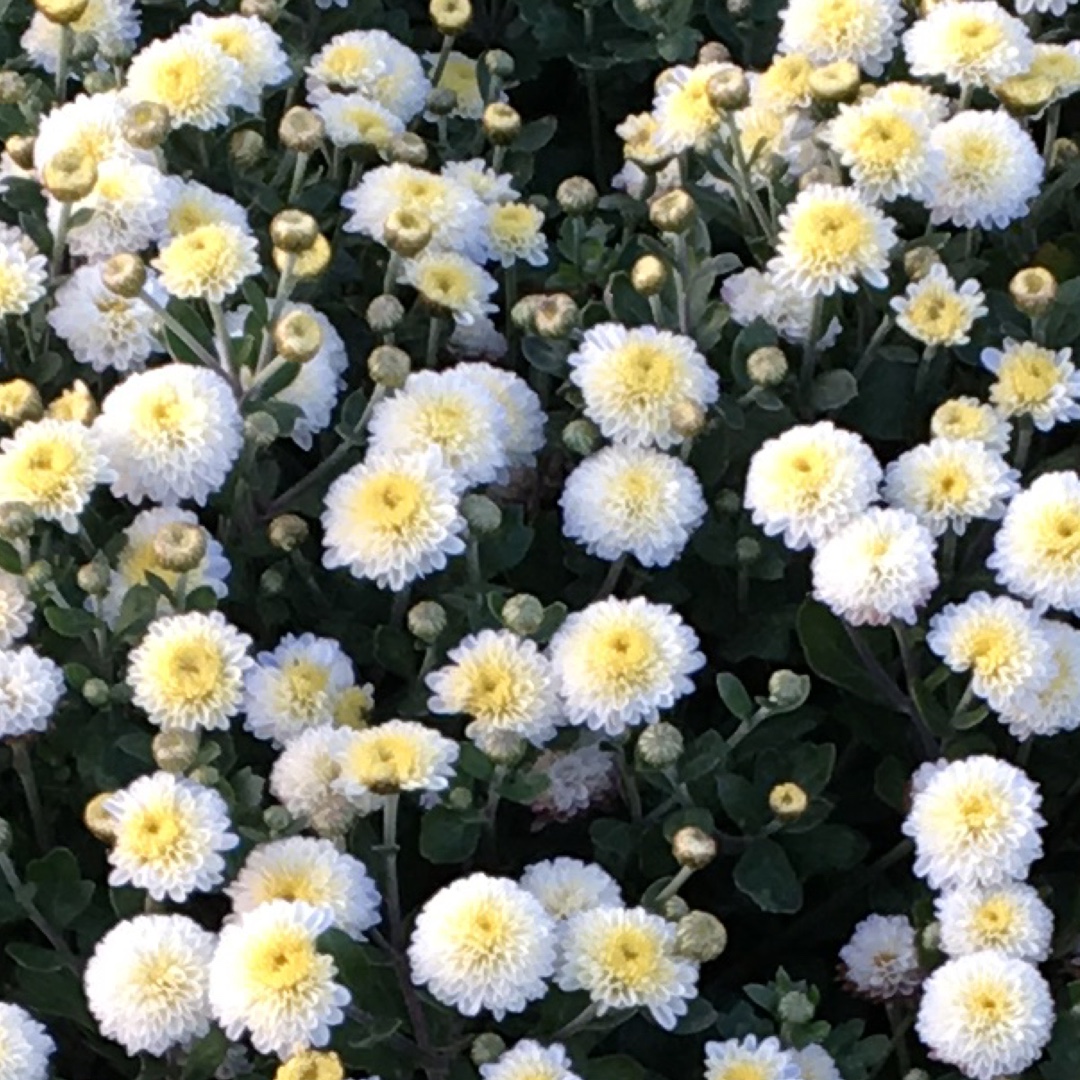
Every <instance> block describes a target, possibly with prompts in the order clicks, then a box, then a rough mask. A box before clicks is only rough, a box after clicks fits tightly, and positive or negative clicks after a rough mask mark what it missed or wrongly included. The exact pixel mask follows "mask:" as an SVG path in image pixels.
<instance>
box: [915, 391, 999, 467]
mask: <svg viewBox="0 0 1080 1080" xmlns="http://www.w3.org/2000/svg"><path fill="white" fill-rule="evenodd" d="M930 434H931V435H933V436H934V438H935V439H974V440H976V442H981V443H982V444H983V446H985V447H986V448H987V449H988V450H996V451H997V452H998V453H999V454H1004V453H1007V452H1008V449H1009V441H1010V438H1011V436H1012V427H1011V425H1010V424H1009V421H1008V420H1004V419H1002V417H1001V416H999V415H998V413H997V411H996V410H995V409H994V407H993V406H992V405H987V404H985V403H984V402H982V401H979V400H978V398H973V397H957V398H950V399H949V400H948V401H944V402H942V403H941V404H940V405H939V406H938V407H937V409H935V410H934V415H933V416H932V417H931V418H930Z"/></svg>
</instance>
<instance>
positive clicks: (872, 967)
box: [840, 915, 922, 1001]
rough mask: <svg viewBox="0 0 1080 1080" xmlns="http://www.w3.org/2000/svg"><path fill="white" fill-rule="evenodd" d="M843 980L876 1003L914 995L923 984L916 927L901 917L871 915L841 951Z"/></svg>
mask: <svg viewBox="0 0 1080 1080" xmlns="http://www.w3.org/2000/svg"><path fill="white" fill-rule="evenodd" d="M840 962H841V963H842V964H843V965H844V977H845V979H846V980H847V981H848V982H849V983H850V984H851V985H852V987H854V989H855V990H856V991H857V992H858V993H860V994H863V995H864V996H866V997H869V998H871V999H873V1000H875V1001H888V1000H889V999H890V998H894V997H905V996H907V995H909V994H913V993H914V992H915V991H916V990H917V989H918V987H919V983H920V982H921V981H922V972H921V971H920V970H919V954H918V950H917V948H916V944H915V927H913V926H912V925H911V922H910V921H909V920H908V919H907V918H906V917H905V916H903V915H870V916H868V917H867V918H865V919H863V921H862V922H860V923H859V925H858V926H856V927H855V931H854V933H852V935H851V939H850V940H849V941H848V943H847V944H846V945H845V946H844V947H843V948H842V949H841V950H840Z"/></svg>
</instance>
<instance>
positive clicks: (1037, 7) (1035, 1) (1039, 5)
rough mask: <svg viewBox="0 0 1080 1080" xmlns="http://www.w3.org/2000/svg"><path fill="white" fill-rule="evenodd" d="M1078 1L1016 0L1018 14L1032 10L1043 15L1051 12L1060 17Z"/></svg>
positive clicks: (1025, 13) (1024, 13)
mask: <svg viewBox="0 0 1080 1080" xmlns="http://www.w3.org/2000/svg"><path fill="white" fill-rule="evenodd" d="M1076 2H1077V0H1016V12H1017V14H1018V15H1027V14H1028V13H1029V12H1032V11H1037V12H1039V13H1040V14H1043V15H1045V14H1046V13H1047V12H1049V13H1050V14H1051V15H1057V16H1059V17H1060V16H1062V15H1064V14H1065V13H1066V12H1067V11H1068V10H1069V8H1070V7H1072V6H1073V4H1075V3H1076Z"/></svg>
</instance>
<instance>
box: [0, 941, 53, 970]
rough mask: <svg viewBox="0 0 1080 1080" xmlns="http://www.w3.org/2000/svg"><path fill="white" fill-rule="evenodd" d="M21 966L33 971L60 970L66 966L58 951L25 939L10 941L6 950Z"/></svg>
mask: <svg viewBox="0 0 1080 1080" xmlns="http://www.w3.org/2000/svg"><path fill="white" fill-rule="evenodd" d="M4 951H5V952H6V953H7V954H8V956H10V957H11V959H12V960H14V961H15V963H16V964H18V965H19V967H24V968H29V969H30V970H31V971H59V970H60V969H61V968H62V967H63V966H64V961H63V960H61V959H60V955H59V954H58V953H55V952H53V950H52V949H43V948H42V947H41V946H40V945H31V944H29V943H28V942H25V941H9V942H8V944H7V948H6V949H5V950H4Z"/></svg>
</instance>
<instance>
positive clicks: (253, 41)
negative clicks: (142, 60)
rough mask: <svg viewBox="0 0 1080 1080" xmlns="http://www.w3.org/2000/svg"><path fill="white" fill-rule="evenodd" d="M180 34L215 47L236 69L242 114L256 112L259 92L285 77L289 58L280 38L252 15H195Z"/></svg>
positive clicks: (197, 13) (199, 13)
mask: <svg viewBox="0 0 1080 1080" xmlns="http://www.w3.org/2000/svg"><path fill="white" fill-rule="evenodd" d="M180 33H181V34H183V35H191V36H192V37H194V38H196V39H197V40H199V41H206V42H209V43H210V44H211V45H216V46H217V47H218V48H219V49H220V50H221V51H222V52H223V53H225V55H226V56H229V57H231V58H232V59H233V60H235V61H236V62H237V63H238V64H239V65H240V88H239V91H238V92H237V94H236V99H235V104H236V105H237V106H238V107H239V108H241V109H243V110H244V111H245V112H250V113H258V112H260V111H261V107H262V105H261V103H262V93H263V91H264V90H265V89H267V88H268V87H272V86H280V85H281V83H283V82H285V80H286V79H288V77H289V57H288V55H287V54H286V52H285V49H284V48H283V47H282V43H281V37H280V35H278V34H277V32H276V31H274V30H273V29H272V28H271V26H270V24H269V23H268V22H266V21H264V20H263V19H259V18H256V17H255V16H254V15H251V16H248V15H217V16H209V15H205V14H203V12H201V11H197V12H195V14H194V15H193V16H192V17H191V21H190V22H189V23H187V24H186V25H185V26H184V27H183V29H182V30H181V31H180Z"/></svg>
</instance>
